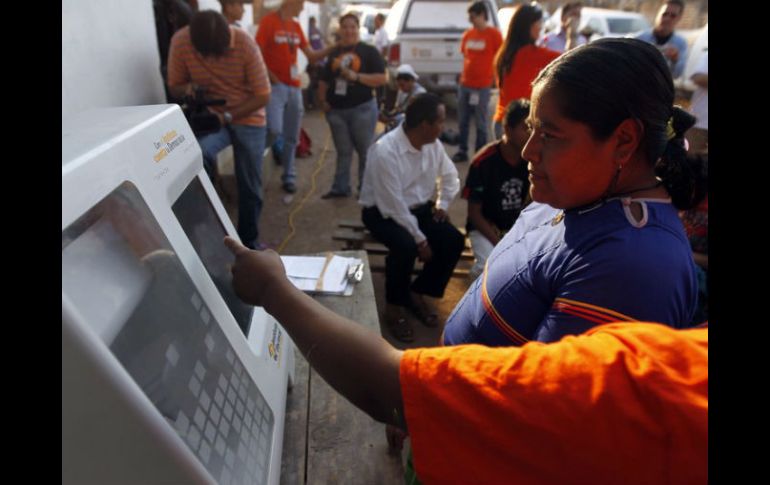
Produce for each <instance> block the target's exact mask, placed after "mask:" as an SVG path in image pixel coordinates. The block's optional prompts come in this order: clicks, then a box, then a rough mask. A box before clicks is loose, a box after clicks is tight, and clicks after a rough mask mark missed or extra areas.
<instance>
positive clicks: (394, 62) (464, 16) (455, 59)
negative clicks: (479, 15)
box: [385, 0, 499, 92]
mask: <svg viewBox="0 0 770 485" xmlns="http://www.w3.org/2000/svg"><path fill="white" fill-rule="evenodd" d="M484 2H485V3H486V4H487V11H488V15H487V18H488V21H489V25H491V26H494V27H496V28H499V25H498V20H497V7H496V5H495V3H494V1H493V0H484ZM468 6H470V2H469V1H468V0H398V1H397V2H396V3H395V4H393V7H391V9H390V13H389V14H388V18H387V20H386V21H385V32H387V34H388V39H389V40H390V47H389V50H388V56H387V61H388V72H389V76H388V77H389V80H390V81H389V83H390V85H391V88H394V84H393V83H394V82H395V71H396V68H398V66H399V65H401V64H409V65H411V66H412V67H413V68H414V70H415V71H416V72H417V74H418V75H419V76H420V80H419V83H420V84H422V85H423V86H425V88H426V89H428V90H430V91H434V92H447V91H456V90H457V86H458V84H459V77H460V72H461V71H462V69H463V56H462V54H461V53H460V39H461V38H462V36H463V32H465V30H466V29H468V28H470V27H471V24H470V22H469V21H468Z"/></svg>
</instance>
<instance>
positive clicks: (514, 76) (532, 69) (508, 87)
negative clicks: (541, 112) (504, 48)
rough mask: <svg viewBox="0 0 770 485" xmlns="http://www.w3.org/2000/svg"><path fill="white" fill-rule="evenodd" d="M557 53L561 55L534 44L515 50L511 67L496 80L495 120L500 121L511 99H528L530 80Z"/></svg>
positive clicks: (530, 93) (530, 91) (530, 88)
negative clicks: (498, 91) (498, 93)
mask: <svg viewBox="0 0 770 485" xmlns="http://www.w3.org/2000/svg"><path fill="white" fill-rule="evenodd" d="M559 55H561V53H560V52H556V51H552V50H550V49H546V48H545V47H538V46H536V45H534V44H531V45H525V46H524V47H521V48H520V49H519V50H518V52H516V57H514V58H513V64H512V65H511V69H510V70H509V71H508V72H507V73H506V74H505V76H503V79H502V80H500V79H498V80H497V85H498V86H499V87H500V96H499V98H498V101H497V109H496V110H495V121H500V122H502V120H503V116H504V115H505V108H506V107H507V106H508V104H509V103H510V102H511V101H514V100H516V99H519V98H525V99H529V98H530V96H532V81H534V80H535V78H536V77H537V75H538V74H539V73H540V71H541V70H542V69H543V68H544V67H545V66H547V65H548V64H549V63H550V62H551V61H552V60H554V59H556V58H557V57H559Z"/></svg>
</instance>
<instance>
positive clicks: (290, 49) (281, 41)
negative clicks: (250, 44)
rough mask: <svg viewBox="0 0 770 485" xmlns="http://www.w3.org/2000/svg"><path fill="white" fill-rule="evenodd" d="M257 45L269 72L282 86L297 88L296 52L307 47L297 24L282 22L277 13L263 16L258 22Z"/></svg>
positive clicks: (303, 35) (292, 20) (288, 21)
mask: <svg viewBox="0 0 770 485" xmlns="http://www.w3.org/2000/svg"><path fill="white" fill-rule="evenodd" d="M257 44H259V48H260V49H261V50H262V55H263V56H265V64H267V68H268V69H270V72H272V73H273V74H275V75H276V77H277V78H278V79H279V80H280V81H281V82H282V83H284V84H287V85H289V86H299V74H300V73H299V68H298V67H297V50H298V49H304V48H305V47H307V46H308V42H307V39H306V38H305V34H304V33H303V32H302V27H301V26H300V25H299V22H297V21H296V20H294V19H291V20H283V19H281V16H280V14H279V13H278V12H273V13H270V14H267V15H265V16H264V17H262V20H261V21H260V22H259V30H257Z"/></svg>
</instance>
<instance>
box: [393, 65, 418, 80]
mask: <svg viewBox="0 0 770 485" xmlns="http://www.w3.org/2000/svg"><path fill="white" fill-rule="evenodd" d="M399 74H408V75H409V76H412V77H413V78H415V79H420V76H418V75H417V73H416V72H414V68H413V67H412V66H410V65H409V64H401V65H400V66H398V69H396V77H398V76H399Z"/></svg>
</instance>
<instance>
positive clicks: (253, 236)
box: [168, 10, 270, 248]
mask: <svg viewBox="0 0 770 485" xmlns="http://www.w3.org/2000/svg"><path fill="white" fill-rule="evenodd" d="M168 86H169V90H170V91H171V94H172V95H173V96H175V97H177V98H182V97H184V96H185V95H193V94H195V93H196V92H198V90H199V89H203V90H205V97H206V98H207V99H209V100H216V99H222V100H224V101H225V104H224V105H221V106H210V107H209V110H210V111H211V112H213V113H215V114H216V115H217V117H218V118H219V121H220V125H221V127H220V128H219V129H218V130H217V131H216V132H214V133H209V134H206V135H203V136H201V137H199V138H198V143H199V144H200V147H201V151H202V152H203V163H204V167H205V168H206V171H207V172H208V174H209V176H210V177H211V178H212V179H214V178H215V177H216V174H217V170H216V164H217V154H218V153H219V152H220V151H221V150H222V149H224V148H225V147H227V146H228V145H231V144H232V146H233V157H234V159H235V179H236V182H237V185H238V236H239V237H240V238H241V241H243V243H244V244H245V245H246V246H247V247H250V248H254V247H256V246H257V245H258V244H259V243H258V237H259V230H258V220H259V214H260V212H261V210H262V174H261V172H262V153H263V151H264V149H265V136H266V130H267V129H266V127H265V106H266V105H267V102H268V100H269V99H270V81H269V79H268V74H267V68H266V67H265V63H264V61H263V60H262V54H261V53H260V51H259V48H258V47H257V44H256V42H254V40H253V39H252V38H251V36H249V34H248V33H246V32H245V31H244V30H242V29H239V28H237V27H233V26H228V24H227V20H226V19H225V17H224V16H222V14H220V13H219V12H215V11H213V10H206V11H202V12H198V13H196V14H195V15H194V16H193V18H192V20H191V22H190V25H189V26H188V27H185V28H183V29H180V30H179V31H178V32H177V33H176V34H174V37H173V38H172V39H171V48H170V51H169V59H168Z"/></svg>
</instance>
